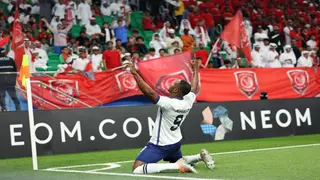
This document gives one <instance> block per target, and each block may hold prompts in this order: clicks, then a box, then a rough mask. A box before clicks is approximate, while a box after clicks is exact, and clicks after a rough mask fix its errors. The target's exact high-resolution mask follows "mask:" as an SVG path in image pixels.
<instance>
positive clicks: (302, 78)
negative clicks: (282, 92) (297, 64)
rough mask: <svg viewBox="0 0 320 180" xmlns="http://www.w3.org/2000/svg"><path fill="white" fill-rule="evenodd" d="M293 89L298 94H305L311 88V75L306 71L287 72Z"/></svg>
mask: <svg viewBox="0 0 320 180" xmlns="http://www.w3.org/2000/svg"><path fill="white" fill-rule="evenodd" d="M287 75H288V76H289V78H290V80H291V86H292V89H293V90H294V91H295V92H296V93H298V94H304V93H305V92H306V91H307V89H308V86H309V75H308V73H307V72H306V71H304V70H291V71H287Z"/></svg>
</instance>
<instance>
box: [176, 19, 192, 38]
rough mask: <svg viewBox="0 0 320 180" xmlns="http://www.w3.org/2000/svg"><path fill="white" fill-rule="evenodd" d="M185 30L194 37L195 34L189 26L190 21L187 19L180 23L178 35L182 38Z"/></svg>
mask: <svg viewBox="0 0 320 180" xmlns="http://www.w3.org/2000/svg"><path fill="white" fill-rule="evenodd" d="M185 29H188V30H189V31H188V32H189V34H190V35H192V36H194V35H195V32H194V30H193V28H192V27H191V24H190V21H189V20H188V19H183V20H182V21H181V24H180V31H179V34H180V35H181V36H182V35H184V30H185Z"/></svg>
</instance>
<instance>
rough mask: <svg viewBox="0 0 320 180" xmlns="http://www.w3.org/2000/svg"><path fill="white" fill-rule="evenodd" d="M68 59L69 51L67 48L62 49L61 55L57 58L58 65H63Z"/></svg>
mask: <svg viewBox="0 0 320 180" xmlns="http://www.w3.org/2000/svg"><path fill="white" fill-rule="evenodd" d="M68 58H69V49H68V47H63V48H62V49H61V54H60V56H59V60H60V64H65V63H66V61H67V59H68Z"/></svg>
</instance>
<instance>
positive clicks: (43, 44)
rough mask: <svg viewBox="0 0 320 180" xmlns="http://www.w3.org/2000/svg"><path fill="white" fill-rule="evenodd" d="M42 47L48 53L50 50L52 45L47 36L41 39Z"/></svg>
mask: <svg viewBox="0 0 320 180" xmlns="http://www.w3.org/2000/svg"><path fill="white" fill-rule="evenodd" d="M40 42H41V45H42V49H43V50H44V51H45V52H46V53H47V54H48V53H49V52H50V46H49V45H48V43H47V42H48V41H47V40H46V39H45V38H42V39H40Z"/></svg>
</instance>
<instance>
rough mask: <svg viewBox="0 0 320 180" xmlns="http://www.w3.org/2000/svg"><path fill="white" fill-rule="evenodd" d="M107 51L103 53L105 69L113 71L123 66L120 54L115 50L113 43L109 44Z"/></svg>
mask: <svg viewBox="0 0 320 180" xmlns="http://www.w3.org/2000/svg"><path fill="white" fill-rule="evenodd" d="M107 48H108V49H107V50H105V51H104V52H103V55H102V60H103V65H104V67H105V69H113V68H116V67H119V66H121V58H120V57H121V56H120V52H119V51H118V50H116V49H114V45H113V42H112V41H109V42H107Z"/></svg>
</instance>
